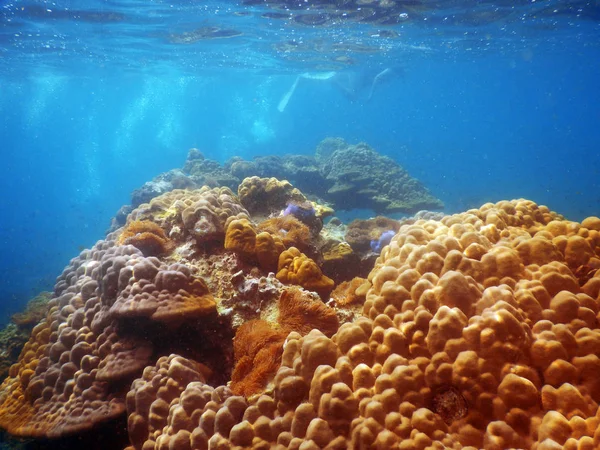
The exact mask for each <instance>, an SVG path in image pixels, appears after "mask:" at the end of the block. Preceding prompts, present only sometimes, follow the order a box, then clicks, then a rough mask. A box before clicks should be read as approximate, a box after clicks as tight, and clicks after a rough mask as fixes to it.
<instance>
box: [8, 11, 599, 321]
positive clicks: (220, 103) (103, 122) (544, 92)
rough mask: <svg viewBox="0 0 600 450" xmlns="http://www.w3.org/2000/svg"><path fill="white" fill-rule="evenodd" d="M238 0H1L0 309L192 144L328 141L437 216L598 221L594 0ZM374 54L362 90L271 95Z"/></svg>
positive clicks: (13, 307)
mask: <svg viewBox="0 0 600 450" xmlns="http://www.w3.org/2000/svg"><path fill="white" fill-rule="evenodd" d="M248 3H250V2H248ZM252 3H257V4H258V5H256V4H255V5H243V4H242V2H235V1H229V2H214V1H213V2H183V1H174V2H168V1H160V0H155V1H151V2H142V1H134V0H122V1H114V0H111V1H100V0H97V1H90V0H86V1H84V0H80V1H78V2H75V1H62V0H56V1H53V2H49V1H37V0H29V1H12V2H11V1H9V2H8V3H6V2H4V3H3V4H2V5H0V116H1V117H2V120H1V121H0V149H1V155H2V158H1V163H0V192H1V195H0V322H4V321H5V320H6V319H7V317H8V315H9V314H11V313H13V312H15V311H17V310H19V309H21V308H22V307H23V305H24V303H25V302H26V301H27V299H28V298H30V297H31V296H33V295H34V294H35V293H37V292H38V291H40V290H42V289H51V288H52V286H53V284H54V279H55V278H56V276H57V275H59V274H60V272H61V271H62V269H63V267H64V266H65V265H66V264H67V263H68V261H69V259H70V258H72V257H74V256H76V255H77V254H78V253H79V251H80V250H81V248H83V247H89V246H91V245H93V243H94V242H95V241H96V240H98V239H101V238H102V237H103V236H104V231H105V230H106V229H107V227H108V226H109V221H110V218H111V217H112V216H113V215H114V214H115V212H116V211H117V210H118V208H119V207H120V206H121V205H123V204H126V203H129V201H130V194H131V191H132V190H133V189H135V188H137V187H139V186H141V185H142V184H143V183H144V182H146V181H149V180H150V179H152V178H153V177H154V176H156V175H158V174H159V173H161V172H164V171H167V170H169V169H172V168H177V167H181V166H182V165H183V163H184V161H185V158H186V154H187V151H188V149H189V148H191V147H197V148H199V149H200V150H201V151H202V152H203V153H204V154H205V156H207V157H209V158H212V159H216V160H218V161H220V162H224V161H226V160H227V159H228V158H230V157H231V156H234V155H237V156H242V157H244V158H251V157H252V156H256V155H267V154H283V153H304V154H312V153H313V152H314V150H315V147H316V145H317V144H318V143H319V141H321V140H322V139H323V138H325V137H328V136H340V137H343V138H344V139H345V140H346V141H348V142H351V143H356V142H360V141H364V142H367V143H368V144H369V145H371V146H372V147H373V148H375V149H376V150H377V151H379V152H380V153H383V154H386V155H389V156H391V157H393V158H395V159H396V160H397V161H398V162H399V163H400V164H401V165H402V166H403V167H405V168H406V169H407V170H408V171H409V173H410V174H411V175H412V176H414V177H416V178H418V179H420V180H421V181H422V182H423V183H424V184H425V185H426V186H427V187H428V188H429V189H430V190H431V192H432V193H433V194H434V195H435V196H437V197H439V198H441V199H442V200H443V201H444V202H445V204H446V211H448V212H457V211H461V210H465V209H468V208H470V207H478V206H480V205H481V204H482V203H484V202H487V201H498V200H501V199H511V198H517V197H526V198H530V199H532V200H534V201H536V202H538V203H540V204H546V205H548V206H549V207H550V208H551V209H553V210H556V211H558V212H560V213H562V214H564V215H565V216H566V217H567V218H569V219H573V220H581V219H583V218H584V217H586V216H590V215H600V182H599V178H600V83H599V82H598V80H600V24H599V21H600V6H598V3H597V2H594V1H590V2H585V1H561V2H558V1H539V0H538V1H527V2H526V1H516V2H512V1H511V2H503V1H499V2H473V1H464V2H459V1H452V2H443V1H439V2H437V3H434V2H429V1H423V2H419V1H415V2H410V5H409V4H408V3H407V5H409V6H407V7H406V8H405V9H402V8H401V7H400V6H396V8H400V9H399V10H394V11H395V12H394V14H391V20H388V22H397V23H393V24H388V23H384V22H386V21H385V20H383V19H377V21H375V23H370V22H369V21H368V20H366V19H364V20H362V21H360V20H357V18H356V17H355V16H357V15H358V14H362V15H358V18H362V17H367V19H368V14H366V13H365V11H364V8H365V7H364V6H362V7H360V6H356V7H354V8H355V11H354V12H353V11H340V10H339V9H336V7H335V3H336V2H335V1H332V2H330V3H331V4H330V5H329V6H328V5H327V2H325V1H321V2H318V3H317V2H313V1H302V2H300V1H299V2H290V1H282V2H280V5H277V2H270V3H269V5H266V4H263V2H252ZM296 3H298V4H299V5H298V4H296ZM364 3H368V2H364ZM373 3H379V2H373ZM392 3H394V2H392ZM395 3H396V4H400V3H401V2H395ZM286 6H287V9H286ZM361 8H363V9H361ZM367 12H368V11H367ZM365 14H366V15H365ZM315 23H317V24H318V25H311V24H315ZM226 36H228V37H226ZM390 67H393V68H395V69H396V70H395V71H396V73H397V74H398V76H397V77H395V78H393V79H391V80H388V81H387V82H382V83H381V84H380V85H378V86H376V89H375V90H374V92H373V96H372V98H371V99H370V100H366V99H365V96H364V95H363V96H362V98H361V97H359V98H355V99H352V98H348V96H347V95H344V92H342V91H341V90H340V89H339V88H338V87H337V86H336V85H335V84H333V83H331V82H328V81H327V80H310V79H302V81H301V82H300V83H299V84H298V87H297V89H296V91H295V92H294V95H293V96H292V97H291V98H290V101H289V103H288V104H287V107H286V108H285V110H284V111H283V112H280V111H279V110H278V109H277V106H278V103H279V102H280V100H281V98H282V97H283V96H284V94H285V93H286V92H287V91H288V90H289V89H290V87H291V85H292V84H293V83H294V80H295V79H296V77H297V76H298V75H299V74H302V73H309V74H321V75H323V74H326V73H328V72H331V71H337V72H340V73H344V74H347V75H348V77H357V76H358V75H361V74H368V73H379V72H380V71H382V70H384V69H385V68H390Z"/></svg>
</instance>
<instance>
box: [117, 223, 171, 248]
mask: <svg viewBox="0 0 600 450" xmlns="http://www.w3.org/2000/svg"><path fill="white" fill-rule="evenodd" d="M118 245H133V246H134V247H136V248H138V249H139V250H141V251H142V253H143V254H144V256H159V255H163V254H165V253H169V252H170V251H171V250H172V249H173V244H172V242H171V241H170V240H169V239H168V238H167V236H166V235H165V232H164V230H163V229H162V228H161V227H160V226H159V225H157V224H156V223H154V222H152V221H151V220H133V221H131V222H129V223H128V224H127V225H126V226H125V228H124V229H123V231H122V232H121V235H120V236H119V240H118Z"/></svg>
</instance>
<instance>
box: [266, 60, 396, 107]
mask: <svg viewBox="0 0 600 450" xmlns="http://www.w3.org/2000/svg"><path fill="white" fill-rule="evenodd" d="M403 74H404V69H403V68H401V67H385V68H378V69H375V70H369V69H367V70H363V71H360V72H356V71H340V72H305V73H302V74H300V75H298V76H297V77H296V79H295V80H294V83H293V84H292V86H291V87H290V89H289V90H288V91H287V92H286V93H285V95H284V96H283V97H282V98H281V100H280V101H279V104H278V105H277V109H278V110H279V112H283V111H285V108H286V107H287V105H288V103H289V102H290V100H291V98H292V96H293V95H294V93H295V92H296V89H297V87H298V85H299V84H300V83H301V82H302V80H317V81H328V82H330V83H332V84H333V85H334V86H335V87H336V88H338V89H339V90H340V92H341V93H342V94H343V95H344V96H345V97H347V98H348V99H349V100H351V101H364V102H368V101H370V100H371V99H372V98H373V94H374V93H375V90H376V88H377V87H378V86H380V85H381V84H382V83H383V82H385V81H387V80H390V79H392V78H397V77H400V76H402V75H403Z"/></svg>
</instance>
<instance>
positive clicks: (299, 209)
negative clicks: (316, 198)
mask: <svg viewBox="0 0 600 450" xmlns="http://www.w3.org/2000/svg"><path fill="white" fill-rule="evenodd" d="M283 215H284V216H289V215H292V216H294V217H296V218H297V219H298V220H300V221H302V222H304V223H307V222H310V221H311V220H313V219H314V218H315V215H316V212H315V209H314V208H313V206H312V204H310V203H309V202H304V203H293V202H290V203H288V204H287V207H286V208H285V209H284V210H283Z"/></svg>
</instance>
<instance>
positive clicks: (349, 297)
mask: <svg viewBox="0 0 600 450" xmlns="http://www.w3.org/2000/svg"><path fill="white" fill-rule="evenodd" d="M370 287H371V283H369V281H368V280H366V279H365V278H360V277H355V278H353V279H352V280H350V281H344V282H343V283H341V284H339V285H338V286H336V288H335V289H334V290H333V292H332V293H331V298H332V299H334V300H335V303H336V304H337V305H338V306H347V305H352V304H362V303H364V301H365V298H366V296H367V291H368V290H369V288H370Z"/></svg>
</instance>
